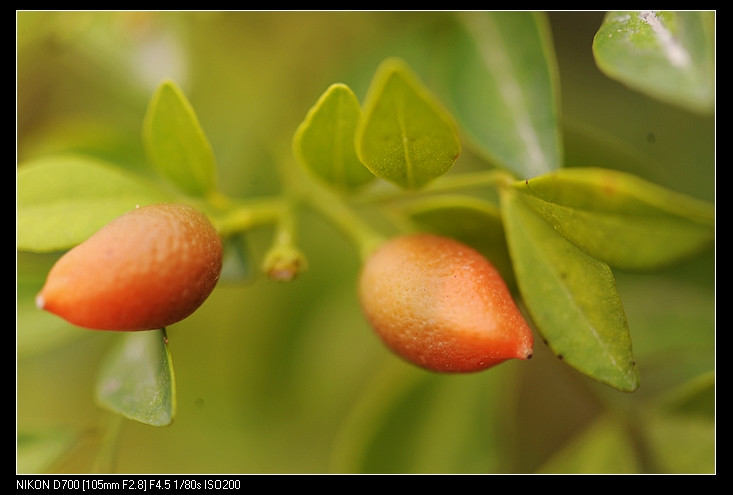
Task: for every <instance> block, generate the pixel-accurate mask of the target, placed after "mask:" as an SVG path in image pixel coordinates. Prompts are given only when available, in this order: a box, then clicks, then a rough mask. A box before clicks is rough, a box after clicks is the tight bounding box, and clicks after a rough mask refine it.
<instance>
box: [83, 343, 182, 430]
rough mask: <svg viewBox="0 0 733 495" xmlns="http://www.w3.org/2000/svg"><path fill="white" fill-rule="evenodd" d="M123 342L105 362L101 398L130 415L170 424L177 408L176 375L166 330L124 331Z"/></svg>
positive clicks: (147, 421)
mask: <svg viewBox="0 0 733 495" xmlns="http://www.w3.org/2000/svg"><path fill="white" fill-rule="evenodd" d="M120 337H121V339H122V341H121V342H120V345H119V346H117V347H116V348H115V349H113V352H111V353H110V354H109V355H108V356H107V357H106V360H105V362H104V363H103V366H102V369H101V371H100V375H99V378H98V381H97V386H96V397H97V400H98V402H99V403H100V404H101V405H102V406H104V407H106V408H107V409H109V410H111V411H113V412H115V413H117V414H120V415H122V416H124V417H126V418H129V419H132V420H135V421H138V422H140V423H144V424H147V425H151V426H168V425H170V424H171V423H172V422H173V418H174V416H175V411H176V390H175V377H174V375H173V363H172V361H171V355H170V351H169V349H168V341H167V338H166V336H165V330H151V331H145V332H130V333H123V334H121V335H120Z"/></svg>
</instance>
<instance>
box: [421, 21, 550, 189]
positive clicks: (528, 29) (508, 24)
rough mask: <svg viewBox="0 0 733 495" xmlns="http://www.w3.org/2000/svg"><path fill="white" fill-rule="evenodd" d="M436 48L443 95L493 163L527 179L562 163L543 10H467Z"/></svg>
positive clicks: (548, 39) (477, 145)
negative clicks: (441, 60)
mask: <svg viewBox="0 0 733 495" xmlns="http://www.w3.org/2000/svg"><path fill="white" fill-rule="evenodd" d="M458 19H459V20H460V21H461V23H460V24H459V25H457V26H456V27H455V28H454V29H450V30H446V32H444V33H443V37H442V38H440V46H439V47H438V48H436V55H435V56H436V58H438V59H443V62H442V63H441V64H439V66H440V67H443V69H442V70H440V71H439V72H438V73H437V74H436V75H435V77H436V81H437V84H438V87H439V88H440V93H439V94H440V96H441V98H443V99H444V101H445V103H446V105H447V107H448V108H449V109H450V110H451V112H453V115H454V116H455V117H456V120H457V121H458V125H459V126H460V128H461V131H462V132H463V133H465V134H466V136H467V137H468V139H469V140H470V141H471V143H472V144H473V145H474V146H475V147H476V148H477V149H478V150H479V152H480V153H481V154H482V155H484V156H485V157H486V158H488V159H489V160H491V161H493V162H496V163H497V164H498V165H500V166H502V167H504V168H506V169H508V170H510V171H512V172H513V173H515V174H517V175H518V176H519V177H521V178H529V177H534V176H537V175H540V174H543V173H545V172H548V171H550V170H555V169H557V168H559V167H560V166H561V165H562V160H563V157H562V155H563V152H562V136H561V130H560V125H559V78H558V69H557V63H556V60H555V55H554V49H553V43H552V33H551V32H550V28H549V23H548V21H547V18H546V15H545V14H543V13H538V12H467V13H463V14H460V16H459V18H458Z"/></svg>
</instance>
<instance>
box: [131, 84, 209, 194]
mask: <svg viewBox="0 0 733 495" xmlns="http://www.w3.org/2000/svg"><path fill="white" fill-rule="evenodd" d="M143 142H144V144H145V148H146V151H147V153H148V158H149V160H150V162H151V163H152V164H153V166H154V167H155V168H156V169H157V170H158V172H160V173H161V174H162V175H163V176H164V177H166V178H167V179H168V180H170V181H171V182H172V183H173V184H175V185H176V186H177V187H178V188H180V189H181V190H182V191H184V192H185V193H187V194H190V195H194V196H204V195H206V194H207V193H210V192H212V191H213V190H214V188H215V187H216V185H217V176H216V159H215V158H214V152H213V150H212V149H211V145H210V144H209V141H208V139H207V137H206V135H205V134H204V131H203V129H202V128H201V125H200V124H199V120H198V117H197V116H196V113H195V111H194V109H193V107H192V106H191V104H190V103H189V101H188V99H187V98H186V95H184V94H183V91H181V89H180V88H179V87H178V86H177V85H176V84H175V83H174V82H172V81H164V82H163V83H162V84H161V85H160V86H159V87H158V89H157V91H156V92H155V94H154V95H153V97H152V99H151V100H150V104H149V105H148V111H147V113H146V115H145V120H144V122H143Z"/></svg>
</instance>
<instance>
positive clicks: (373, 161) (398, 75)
mask: <svg viewBox="0 0 733 495" xmlns="http://www.w3.org/2000/svg"><path fill="white" fill-rule="evenodd" d="M460 152H461V143H460V141H459V138H458V131H457V129H456V125H455V123H454V121H453V118H452V116H451V115H450V113H448V111H447V110H445V109H444V108H443V106H442V105H441V104H440V103H439V102H438V101H437V100H436V98H435V97H434V96H433V95H432V93H430V92H429V91H428V89H427V88H426V87H425V86H424V85H423V84H422V82H421V81H420V80H419V79H418V78H417V76H416V75H415V74H414V73H413V72H412V71H411V70H410V68H409V67H408V66H407V65H406V64H405V63H404V62H403V61H401V60H399V59H395V58H389V59H387V60H385V61H384V62H382V64H381V65H380V66H379V68H378V69H377V73H376V74H375V76H374V79H373V80H372V83H371V86H370V87H369V91H368V93H367V97H366V99H365V101H364V107H363V114H362V118H361V120H360V121H359V125H358V126H357V130H356V153H357V155H358V156H359V159H360V160H361V162H362V163H363V164H365V165H366V166H367V167H368V168H369V170H371V171H372V172H373V173H374V175H376V176H378V177H381V178H383V179H386V180H388V181H391V182H393V183H395V184H397V185H398V186H400V187H402V188H405V189H417V188H420V187H422V186H424V185H425V184H427V183H428V182H430V181H432V180H433V179H435V178H437V177H439V176H441V175H442V174H444V173H445V172H447V171H448V170H449V169H450V168H451V167H452V166H453V163H454V162H455V161H456V159H457V158H458V155H459V154H460Z"/></svg>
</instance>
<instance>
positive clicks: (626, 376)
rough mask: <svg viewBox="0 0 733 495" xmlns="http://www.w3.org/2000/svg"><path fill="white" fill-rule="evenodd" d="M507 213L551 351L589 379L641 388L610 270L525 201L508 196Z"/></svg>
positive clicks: (517, 263)
mask: <svg viewBox="0 0 733 495" xmlns="http://www.w3.org/2000/svg"><path fill="white" fill-rule="evenodd" d="M502 211H503V214H504V223H505V226H506V229H507V240H508V243H509V252H510V254H511V256H512V260H513V261H514V269H515V274H516V277H517V282H518V284H519V289H520V291H521V293H522V298H523V300H524V302H525V304H526V305H527V308H528V310H529V312H530V314H531V315H532V319H533V320H534V321H535V324H536V325H537V329H538V330H539V332H540V333H541V334H542V337H543V338H544V339H545V341H546V342H547V345H548V346H549V347H550V348H551V349H552V351H553V352H554V353H555V354H556V355H557V356H558V357H560V358H561V359H562V360H563V361H565V362H566V363H568V364H569V365H571V366H573V367H574V368H576V369H578V370H580V371H581V372H583V373H585V374H586V375H588V376H591V377H593V378H595V379H596V380H598V381H601V382H603V383H607V384H609V385H611V386H612V387H615V388H617V389H619V390H622V391H625V392H633V391H634V390H636V388H637V387H638V386H639V372H638V370H637V369H636V363H635V362H634V358H633V355H632V352H631V336H630V334H629V328H628V322H627V321H626V315H625V314H624V309H623V305H622V304H621V299H620V297H619V295H618V292H617V290H616V282H615V280H614V278H613V274H612V273H611V270H610V268H609V267H608V265H607V264H605V263H603V262H602V261H599V260H597V259H595V258H593V257H591V256H588V255H586V254H585V253H583V252H582V251H581V250H580V249H579V248H578V247H577V246H575V245H573V244H572V243H571V242H569V241H568V240H567V239H565V238H564V237H562V236H561V235H560V234H558V233H557V231H555V229H553V228H552V226H551V225H549V224H548V223H547V222H545V221H543V219H542V218H541V217H540V216H538V215H537V214H536V213H535V212H534V211H532V209H531V208H530V207H528V205H526V204H525V203H524V199H523V198H521V197H520V196H519V195H517V194H515V193H513V192H509V191H507V192H505V193H504V195H503V197H502Z"/></svg>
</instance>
